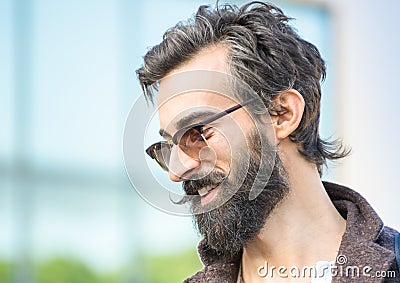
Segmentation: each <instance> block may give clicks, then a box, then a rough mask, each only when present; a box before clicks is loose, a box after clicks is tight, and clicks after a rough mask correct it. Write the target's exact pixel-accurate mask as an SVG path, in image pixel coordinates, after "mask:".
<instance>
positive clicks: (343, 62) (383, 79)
mask: <svg viewBox="0 0 400 283" xmlns="http://www.w3.org/2000/svg"><path fill="white" fill-rule="evenodd" d="M322 2H326V3H327V4H328V7H330V10H331V11H332V12H333V14H332V15H333V20H334V27H335V29H334V34H335V40H334V42H335V43H336V45H335V50H336V54H335V57H336V60H338V61H337V64H336V67H337V68H336V71H337V73H336V74H335V77H336V78H337V85H336V87H335V89H336V90H337V93H336V94H335V98H336V103H337V105H336V109H337V111H338V112H337V115H336V117H337V126H338V129H339V133H338V134H339V135H340V136H342V137H343V139H344V141H345V143H346V144H348V145H350V146H351V147H352V149H353V154H352V155H351V157H349V158H347V159H345V160H344V161H343V162H342V164H341V165H340V166H339V167H338V169H337V172H338V173H337V179H338V180H339V181H340V182H341V183H344V184H347V185H349V186H351V187H352V188H354V189H355V190H357V191H359V192H360V193H361V194H363V195H364V196H365V197H366V198H367V200H368V201H369V202H370V203H371V204H372V205H373V207H374V208H375V209H376V210H377V212H378V214H379V215H380V216H381V218H382V219H383V221H384V223H385V224H386V225H390V226H393V227H394V228H397V229H400V213H399V208H398V204H399V203H400V193H399V192H400V186H399V185H398V180H397V177H398V176H399V175H400V166H399V158H400V149H399V146H398V143H399V141H400V133H399V128H400V127H399V123H398V121H399V118H398V117H399V114H400V97H399V96H400V93H399V91H398V83H399V81H400V71H399V70H400V55H399V50H400V48H399V45H400V31H399V28H400V17H399V11H400V1H397V0H391V1H390V0H385V1H379V2H376V1H363V0H351V1H349V0H335V1H328V0H327V1H322ZM378 3H379V4H378ZM328 75H329V74H328Z"/></svg>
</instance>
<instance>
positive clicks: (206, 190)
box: [198, 185, 212, 197]
mask: <svg viewBox="0 0 400 283" xmlns="http://www.w3.org/2000/svg"><path fill="white" fill-rule="evenodd" d="M211 189H212V186H211V185H208V186H205V187H203V188H201V189H200V190H198V192H199V195H200V196H202V197H203V196H205V195H206V194H207V193H208V192H209V191H210V190H211Z"/></svg>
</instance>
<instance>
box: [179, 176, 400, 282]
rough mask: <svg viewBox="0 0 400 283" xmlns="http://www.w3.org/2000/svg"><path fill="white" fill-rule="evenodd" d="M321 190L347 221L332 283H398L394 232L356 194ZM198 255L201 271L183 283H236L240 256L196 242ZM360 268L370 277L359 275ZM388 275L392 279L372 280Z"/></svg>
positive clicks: (338, 188) (335, 187)
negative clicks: (229, 255) (220, 253)
mask: <svg viewBox="0 0 400 283" xmlns="http://www.w3.org/2000/svg"><path fill="white" fill-rule="evenodd" d="M324 186H325V189H326V191H327V192H328V194H329V197H330V198H331V200H332V202H333V204H334V205H335V207H336V209H337V210H338V211H339V213H340V214H341V215H342V216H343V217H344V218H345V219H346V220H347V224H346V231H345V233H344V235H343V237H342V242H341V245H340V248H339V252H338V255H344V256H345V257H346V260H345V261H346V263H342V264H340V263H339V259H338V261H337V262H336V265H335V267H336V268H337V269H336V271H337V275H336V276H334V277H333V279H332V283H336V282H400V274H399V272H398V266H397V263H396V258H395V252H394V237H395V235H396V234H397V233H398V232H396V231H395V230H393V229H391V228H389V227H386V226H384V225H383V222H382V220H381V219H380V218H379V216H378V215H377V214H376V212H375V211H374V210H373V209H372V207H371V206H370V205H369V203H368V202H367V201H366V200H365V199H364V198H363V197H362V196H361V195H360V194H358V193H357V192H355V191H353V190H351V189H349V188H346V187H343V186H340V185H336V184H332V183H328V182H324ZM198 252H199V255H200V258H201V260H202V262H203V263H204V265H205V267H204V268H203V270H201V271H199V272H197V273H196V274H195V275H193V276H192V277H190V278H188V279H186V280H185V281H184V283H193V282H201V283H203V282H204V283H205V282H207V283H236V281H237V276H238V271H239V263H240V259H241V254H239V255H237V256H235V257H234V258H222V257H220V256H218V255H217V254H216V252H215V251H214V250H213V249H211V248H210V247H208V246H207V243H205V242H204V240H203V241H201V242H200V244H199V246H198ZM342 259H343V258H342ZM350 266H351V268H353V267H354V266H356V267H359V269H358V270H359V272H360V273H359V274H360V275H359V276H356V275H355V276H352V274H356V273H353V272H352V271H351V270H350V269H346V267H349V268H350ZM369 267H370V268H369ZM363 268H366V274H369V275H370V277H367V276H364V275H363ZM341 270H342V271H341ZM346 270H348V271H346ZM388 271H390V272H391V274H390V275H389V276H391V277H392V278H377V276H375V275H378V276H379V275H381V274H382V272H388ZM376 272H380V273H379V274H378V273H376ZM393 277H394V278H393Z"/></svg>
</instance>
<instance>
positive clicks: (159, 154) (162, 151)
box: [146, 142, 171, 171]
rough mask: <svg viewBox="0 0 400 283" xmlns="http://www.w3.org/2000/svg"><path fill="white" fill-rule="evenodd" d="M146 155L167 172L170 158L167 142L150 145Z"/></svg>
mask: <svg viewBox="0 0 400 283" xmlns="http://www.w3.org/2000/svg"><path fill="white" fill-rule="evenodd" d="M146 152H147V154H148V155H150V157H151V158H153V159H154V160H155V161H156V162H157V163H158V165H160V166H161V168H162V169H164V170H165V171H168V164H169V158H170V156H171V146H170V145H169V144H168V143H167V142H158V143H155V144H153V145H151V146H150V147H149V148H148V149H147V150H146Z"/></svg>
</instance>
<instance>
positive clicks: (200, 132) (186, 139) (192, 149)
mask: <svg viewBox="0 0 400 283" xmlns="http://www.w3.org/2000/svg"><path fill="white" fill-rule="evenodd" d="M256 99H257V98H251V99H249V100H246V101H245V102H243V103H239V104H237V105H235V106H233V107H231V108H228V109H226V110H224V111H222V112H220V113H217V114H214V115H211V116H210V117H208V118H207V119H205V120H203V121H201V122H199V123H195V124H191V125H188V126H186V127H183V128H182V129H180V130H178V131H177V132H176V133H175V134H174V135H173V137H172V139H171V140H168V141H160V142H157V143H154V144H152V145H151V146H149V147H148V148H147V149H146V153H147V154H148V155H149V156H150V157H151V158H152V159H154V160H155V161H156V162H157V163H158V164H159V165H160V166H161V168H162V169H164V170H165V171H169V169H168V168H169V160H170V156H171V150H172V147H173V146H174V145H178V146H179V148H180V149H181V150H182V151H183V152H184V153H185V154H187V155H188V156H190V157H191V158H193V159H196V160H199V159H200V158H199V155H200V151H201V149H203V148H204V147H207V146H208V143H207V139H206V138H205V137H204V126H206V125H207V124H210V123H212V122H214V121H215V120H217V119H220V118H222V117H224V116H225V115H228V114H229V113H232V112H233V111H236V110H238V109H240V108H242V107H243V106H246V105H247V104H250V103H251V102H253V101H255V100H256Z"/></svg>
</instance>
